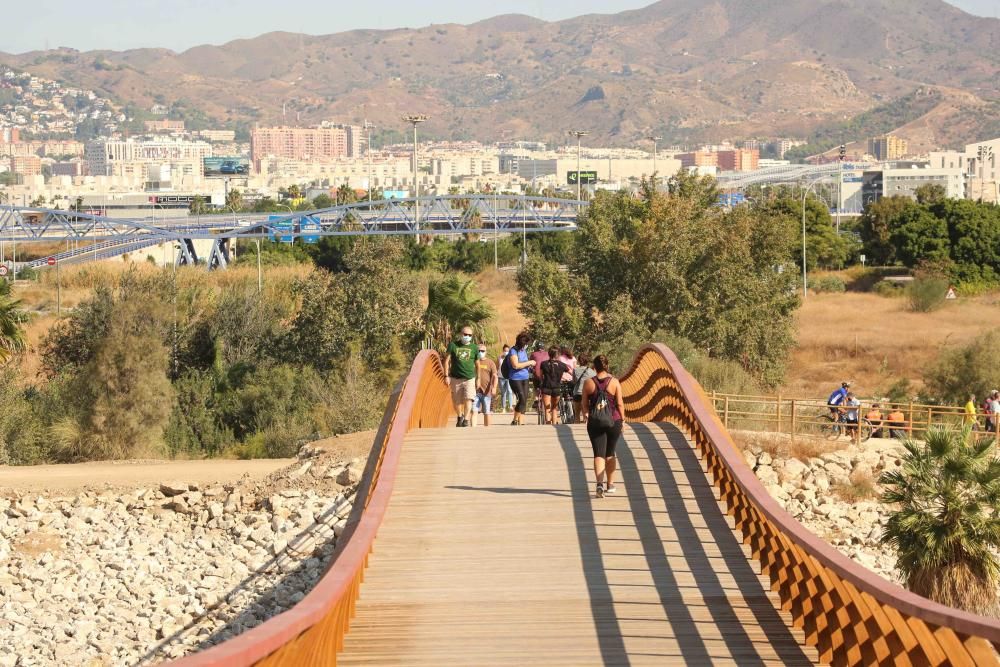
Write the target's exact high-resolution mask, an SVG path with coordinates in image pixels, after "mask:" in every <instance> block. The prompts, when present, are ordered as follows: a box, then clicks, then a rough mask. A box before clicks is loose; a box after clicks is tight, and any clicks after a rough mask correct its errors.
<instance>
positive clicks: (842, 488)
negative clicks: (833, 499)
mask: <svg viewBox="0 0 1000 667" xmlns="http://www.w3.org/2000/svg"><path fill="white" fill-rule="evenodd" d="M850 481H851V483H850V484H835V485H834V486H833V488H831V489H830V490H831V491H832V492H833V494H834V495H835V496H837V497H838V498H840V499H841V500H843V501H844V502H848V503H854V502H858V501H859V500H869V499H871V498H874V497H875V496H877V495H878V489H877V488H876V486H875V478H874V477H872V476H871V474H870V473H867V472H863V471H861V470H855V471H854V472H852V473H851V477H850Z"/></svg>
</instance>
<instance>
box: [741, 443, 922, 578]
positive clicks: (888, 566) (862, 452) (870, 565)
mask: <svg viewBox="0 0 1000 667" xmlns="http://www.w3.org/2000/svg"><path fill="white" fill-rule="evenodd" d="M743 439H744V440H745V441H746V442H745V448H744V450H743V455H744V458H745V459H746V462H747V464H748V465H749V466H750V467H751V468H752V469H753V471H754V472H755V473H756V475H757V477H758V479H760V481H761V483H762V484H763V485H764V488H765V489H767V491H768V493H770V494H771V496H772V497H774V498H775V499H776V500H777V501H778V502H779V503H780V504H781V505H782V506H783V507H784V508H785V510H786V511H788V513H789V514H791V515H792V516H793V517H795V518H796V519H797V520H798V521H799V522H800V523H802V524H803V525H804V526H805V527H806V528H808V529H809V530H811V531H812V532H813V533H815V534H816V535H818V536H819V537H820V538H822V539H823V540H825V541H827V542H829V543H830V544H832V545H833V546H834V547H836V548H837V549H838V550H840V551H841V552H842V553H843V554H845V555H846V556H848V557H850V558H852V559H853V560H855V561H856V562H858V563H859V564H861V565H863V566H864V567H865V568H867V569H869V570H871V571H872V572H875V573H877V574H879V575H881V576H882V577H884V578H886V579H888V580H890V581H893V582H896V583H899V577H898V575H897V574H896V569H895V560H896V559H895V554H894V553H893V552H892V550H891V549H889V548H888V547H886V546H883V545H882V544H880V543H879V539H880V538H881V536H882V532H883V530H884V528H885V525H886V521H887V520H888V518H889V516H890V515H891V514H892V511H893V508H892V507H891V506H889V505H886V504H884V503H882V502H880V501H879V497H878V496H879V495H880V493H881V489H880V487H879V486H878V484H877V481H878V478H879V476H880V475H881V474H882V472H883V471H885V470H894V469H898V468H899V466H900V465H901V464H902V456H903V452H904V450H903V447H902V445H901V444H900V443H899V442H897V441H894V440H876V439H873V440H869V441H868V442H866V443H862V444H861V445H860V446H856V445H853V444H851V445H849V446H847V447H846V448H843V449H839V450H836V451H827V452H823V453H817V455H815V456H803V455H800V456H802V458H801V459H800V458H795V457H792V456H791V455H788V454H785V455H782V454H779V453H772V452H771V451H768V450H774V449H776V448H774V447H773V446H771V447H767V446H761V444H760V442H755V440H754V438H753V437H752V436H751V437H746V438H743ZM761 442H763V441H761ZM770 443H772V444H773V443H774V440H771V441H770ZM786 447H787V445H785V444H784V443H782V445H781V446H780V447H778V448H777V449H779V450H780V449H784V448H786Z"/></svg>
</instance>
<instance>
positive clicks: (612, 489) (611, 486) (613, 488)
mask: <svg viewBox="0 0 1000 667" xmlns="http://www.w3.org/2000/svg"><path fill="white" fill-rule="evenodd" d="M617 490H618V487H617V486H615V485H614V484H608V488H606V489H605V490H604V493H614V492H615V491H617Z"/></svg>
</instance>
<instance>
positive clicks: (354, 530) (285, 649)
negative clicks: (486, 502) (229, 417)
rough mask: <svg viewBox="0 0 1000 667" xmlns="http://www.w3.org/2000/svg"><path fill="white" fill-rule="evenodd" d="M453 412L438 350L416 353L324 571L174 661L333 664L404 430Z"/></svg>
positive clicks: (188, 666)
mask: <svg viewBox="0 0 1000 667" xmlns="http://www.w3.org/2000/svg"><path fill="white" fill-rule="evenodd" d="M451 413H452V407H451V398H450V396H449V393H448V386H447V384H446V383H445V377H444V369H443V368H442V366H441V360H440V358H439V357H438V355H437V353H436V352H432V351H429V350H425V351H423V352H421V353H420V354H418V355H417V358H416V359H415V360H414V362H413V366H412V367H411V369H410V372H409V374H408V375H407V376H406V377H405V378H404V379H403V380H401V381H400V383H399V385H397V387H396V389H395V391H393V393H392V395H391V396H390V398H389V404H388V406H387V407H386V411H385V415H384V417H383V418H382V425H381V427H380V428H379V430H378V435H377V436H376V440H375V444H376V446H375V447H374V448H373V449H372V453H371V455H370V456H369V459H368V465H367V466H366V468H365V474H364V476H363V477H362V479H361V483H360V484H359V486H358V488H359V489H360V490H359V492H358V497H357V498H356V499H355V502H354V510H353V512H352V514H351V516H350V517H349V518H348V522H347V526H346V527H345V529H344V532H343V533H342V534H341V536H340V539H339V542H338V544H337V551H336V553H335V554H334V557H333V561H332V563H331V564H330V567H329V568H328V569H327V571H326V573H325V574H324V575H323V577H322V578H321V579H320V580H319V582H318V583H317V584H316V586H315V587H314V588H313V590H312V591H310V592H309V594H308V595H307V596H306V597H305V598H304V599H303V600H302V601H301V602H299V603H298V604H297V605H295V606H294V607H293V608H292V609H289V610H288V611H286V612H284V613H283V614H280V615H278V616H275V617H274V618H272V619H270V620H269V621H267V622H266V623H263V624H261V625H260V626H258V627H256V628H254V629H252V630H249V631H247V632H245V633H243V634H241V635H240V636H238V637H234V638H233V639H231V640H229V641H227V642H225V643H222V644H219V645H218V646H215V647H212V648H210V649H206V650H205V651H202V652H200V653H195V654H193V655H190V656H188V657H186V658H182V659H180V660H178V661H176V662H174V663H172V664H173V665H174V666H175V667H207V666H209V665H213V666H217V667H223V666H225V667H238V666H243V665H254V664H256V665H268V666H279V665H287V666H289V667H291V666H294V667H312V666H317V667H318V666H319V665H324V666H326V665H336V664H337V657H336V656H337V653H338V652H339V651H340V650H341V649H343V646H344V635H345V634H347V630H348V627H349V626H350V622H351V619H352V618H353V617H354V612H355V602H356V600H357V598H358V591H359V589H360V588H361V582H362V580H363V577H364V571H365V568H366V567H367V565H368V555H369V554H370V553H371V551H372V544H373V543H374V541H375V535H376V534H377V532H378V529H379V527H380V526H381V525H382V519H383V518H384V516H385V512H386V508H387V506H388V504H389V498H390V496H391V495H392V490H393V483H394V482H395V479H396V469H397V467H398V465H399V455H400V452H401V450H402V445H403V438H404V436H405V435H406V433H407V432H408V431H410V430H411V429H415V428H434V427H440V426H444V425H445V424H446V423H447V422H448V419H449V415H451Z"/></svg>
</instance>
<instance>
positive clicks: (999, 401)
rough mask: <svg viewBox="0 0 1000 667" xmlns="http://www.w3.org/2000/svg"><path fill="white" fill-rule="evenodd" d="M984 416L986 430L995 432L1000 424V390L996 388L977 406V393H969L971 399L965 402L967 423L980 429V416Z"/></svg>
mask: <svg viewBox="0 0 1000 667" xmlns="http://www.w3.org/2000/svg"><path fill="white" fill-rule="evenodd" d="M980 414H981V415H982V417H983V426H984V427H985V430H986V431H989V432H995V431H996V430H997V426H998V425H1000V391H998V390H996V389H994V390H993V391H991V392H990V393H989V394H987V395H986V398H985V399H984V400H983V403H982V405H980V406H978V407H977V406H976V395H975V394H969V401H968V403H966V404H965V424H966V425H967V426H969V427H970V428H972V430H974V431H978V430H979V428H980V426H979V416H980Z"/></svg>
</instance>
